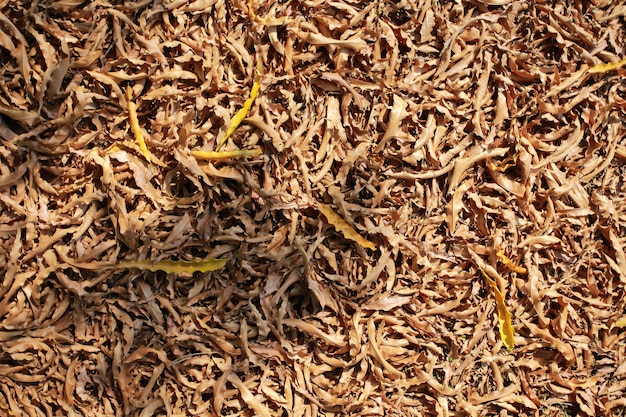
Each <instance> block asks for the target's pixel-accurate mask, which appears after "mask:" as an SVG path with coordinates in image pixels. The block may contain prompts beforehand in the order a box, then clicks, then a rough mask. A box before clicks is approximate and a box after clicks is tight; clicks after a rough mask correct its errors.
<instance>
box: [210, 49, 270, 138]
mask: <svg viewBox="0 0 626 417" xmlns="http://www.w3.org/2000/svg"><path fill="white" fill-rule="evenodd" d="M260 89H261V61H258V62H257V68H256V76H255V77H254V84H253V85H252V89H251V90H250V97H248V99H247V100H246V101H245V102H244V103H243V107H242V108H240V109H239V110H237V113H235V115H234V116H233V117H232V118H231V119H230V127H229V128H228V130H227V131H226V134H225V135H224V137H223V138H222V139H221V140H220V142H219V144H218V145H217V149H219V148H220V147H221V146H222V145H223V144H224V142H226V140H228V138H229V137H230V135H232V134H233V132H235V130H236V129H237V127H238V126H239V124H240V123H241V122H242V121H243V119H245V118H246V114H247V113H248V110H250V107H252V103H254V99H255V98H256V96H257V95H258V94H259V90H260Z"/></svg>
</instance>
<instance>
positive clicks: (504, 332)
mask: <svg viewBox="0 0 626 417" xmlns="http://www.w3.org/2000/svg"><path fill="white" fill-rule="evenodd" d="M481 273H482V274H483V277H484V278H485V280H486V281H487V282H488V283H489V285H490V286H491V288H492V289H493V294H494V297H495V299H496V308H497V310H498V323H499V328H500V338H501V339H502V342H503V343H504V346H506V347H507V349H509V350H512V349H513V348H514V347H515V329H513V325H512V324H511V312H510V311H509V309H508V308H507V306H506V302H505V299H504V294H502V292H501V291H500V288H498V284H496V282H495V281H494V280H492V279H491V278H489V276H488V275H487V274H486V273H485V272H483V271H482V270H481Z"/></svg>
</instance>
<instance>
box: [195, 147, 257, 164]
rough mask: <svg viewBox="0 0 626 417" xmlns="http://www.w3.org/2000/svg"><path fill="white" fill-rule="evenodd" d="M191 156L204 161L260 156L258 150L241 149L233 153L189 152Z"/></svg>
mask: <svg viewBox="0 0 626 417" xmlns="http://www.w3.org/2000/svg"><path fill="white" fill-rule="evenodd" d="M191 154H192V155H193V156H195V157H196V158H198V159H206V160H213V161H214V160H222V159H230V158H245V157H247V156H255V155H260V154H261V149H260V148H255V149H242V150H235V151H191Z"/></svg>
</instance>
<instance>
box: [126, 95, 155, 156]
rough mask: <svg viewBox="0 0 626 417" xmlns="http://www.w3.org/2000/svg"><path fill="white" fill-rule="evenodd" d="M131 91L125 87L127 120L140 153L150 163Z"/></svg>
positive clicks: (148, 152)
mask: <svg viewBox="0 0 626 417" xmlns="http://www.w3.org/2000/svg"><path fill="white" fill-rule="evenodd" d="M132 97H133V91H132V90H131V88H130V87H128V86H127V87H126V99H127V101H128V120H129V121H130V127H131V128H132V130H133V133H134V134H135V141H136V142H137V144H138V145H139V149H141V153H142V154H143V156H144V158H146V161H148V162H149V163H152V159H151V158H150V151H148V147H147V146H146V141H145V140H144V138H143V133H141V128H140V127H139V120H138V119H137V105H136V104H135V103H134V102H133V100H132Z"/></svg>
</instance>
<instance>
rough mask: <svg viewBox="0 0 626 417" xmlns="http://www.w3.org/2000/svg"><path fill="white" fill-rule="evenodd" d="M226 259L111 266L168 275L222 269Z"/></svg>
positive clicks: (148, 262) (146, 261) (128, 262)
mask: <svg viewBox="0 0 626 417" xmlns="http://www.w3.org/2000/svg"><path fill="white" fill-rule="evenodd" d="M226 261H227V260H226V259H214V258H210V259H204V260H202V261H172V260H169V259H168V260H163V261H158V262H153V261H150V260H139V261H122V262H119V263H117V264H116V265H114V266H113V268H115V269H140V270H143V271H152V272H156V271H163V272H167V273H168V274H183V273H193V272H208V271H215V270H217V269H220V268H223V267H224V265H226Z"/></svg>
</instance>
